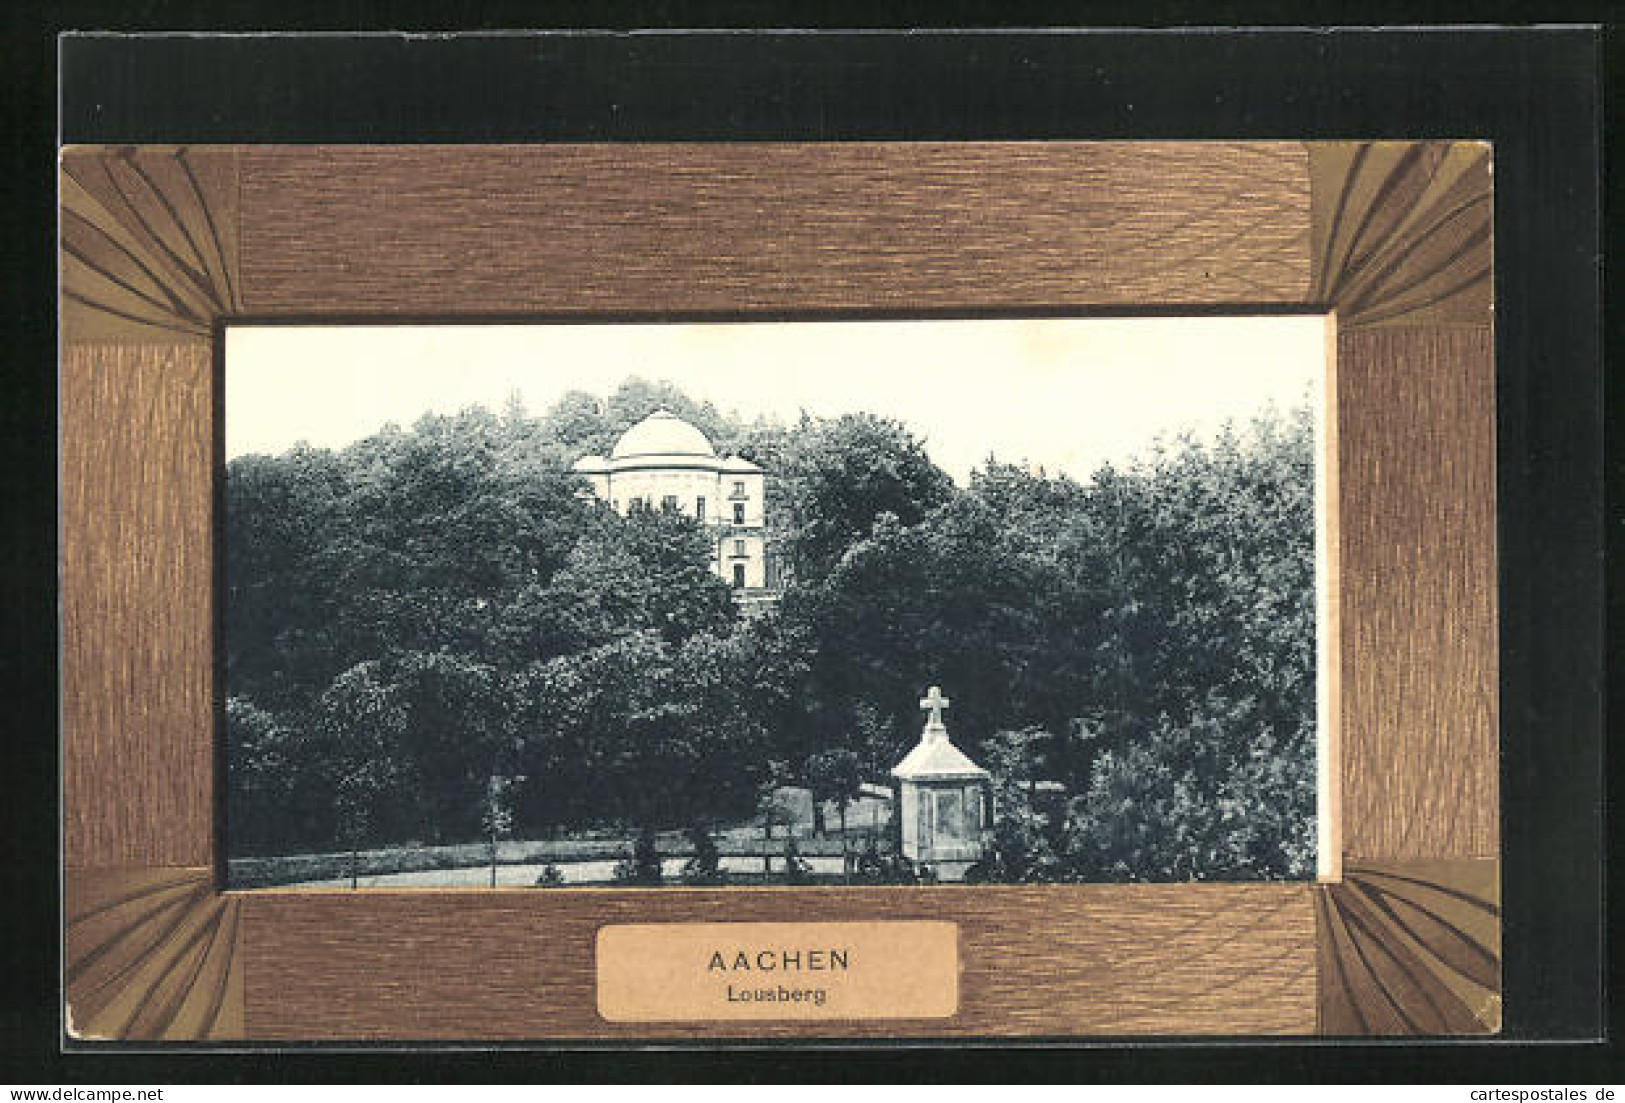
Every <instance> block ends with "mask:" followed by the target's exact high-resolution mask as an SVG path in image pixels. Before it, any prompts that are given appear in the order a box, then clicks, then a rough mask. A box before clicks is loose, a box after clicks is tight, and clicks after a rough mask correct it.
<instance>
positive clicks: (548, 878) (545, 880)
mask: <svg viewBox="0 0 1625 1103" xmlns="http://www.w3.org/2000/svg"><path fill="white" fill-rule="evenodd" d="M562 884H564V871H563V870H562V869H560V868H559V867H558V866H556V865H554V864H553V863H552V862H548V863H547V864H546V865H545V866H543V867H542V872H541V873H539V874H537V876H536V886H537V887H538V888H544V889H551V888H558V887H559V886H560V885H562Z"/></svg>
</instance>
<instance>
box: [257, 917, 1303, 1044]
mask: <svg viewBox="0 0 1625 1103" xmlns="http://www.w3.org/2000/svg"><path fill="white" fill-rule="evenodd" d="M1313 892H1314V890H1313V889H1312V888H1311V887H1309V886H1307V885H1068V886H1049V887H1033V888H1010V887H988V888H976V889H967V888H938V889H907V888H891V889H841V890H835V891H831V890H823V891H816V890H814V891H805V890H803V891H798V890H788V889H787V890H748V889H744V890H741V889H731V890H722V891H709V892H708V891H685V890H677V889H672V890H666V889H661V890H653V891H644V892H638V891H619V892H617V891H608V890H604V891H593V890H585V891H570V890H564V891H558V890H524V889H520V890H509V891H501V890H498V891H495V892H458V891H439V892H435V891H428V892H387V891H379V892H370V893H343V892H338V893H315V892H305V893H296V892H266V893H255V894H248V895H245V896H243V897H242V901H243V908H244V930H245V933H246V936H247V943H246V956H247V959H248V962H249V966H248V970H247V974H246V983H247V990H246V997H245V998H246V1019H247V1023H248V1032H249V1037H250V1038H255V1039H279V1038H281V1039H285V1038H308V1037H320V1038H342V1039H369V1038H412V1039H469V1038H491V1039H515V1040H517V1039H533V1038H582V1037H598V1038H625V1039H632V1038H638V1037H650V1036H656V1037H665V1038H706V1037H711V1038H715V1037H740V1036H749V1037H797V1036H799V1037H807V1036H827V1037H905V1036H960V1035H995V1036H1010V1035H1035V1036H1045V1035H1080V1034H1087V1035H1116V1034H1145V1033H1161V1034H1272V1035H1273V1034H1304V1033H1309V1032H1312V1031H1313V1030H1314V1028H1315V1024H1316V986H1315V953H1316V951H1315V918H1314V903H1313ZM797 916H803V917H813V916H816V917H817V918H818V919H821V920H826V921H836V920H859V919H886V918H894V919H937V920H949V921H953V922H957V923H959V924H960V940H961V941H960V953H961V961H962V963H963V964H962V969H963V973H962V976H961V983H960V1010H959V1013H958V1014H957V1015H955V1016H954V1017H953V1018H952V1019H947V1020H940V1019H938V1020H920V1021H907V1020H903V1021H887V1022H866V1023H855V1022H854V1023H821V1024H820V1023H806V1024H751V1025H750V1026H749V1027H744V1026H741V1025H740V1024H726V1023H713V1024H698V1025H697V1024H675V1023H674V1024H669V1025H663V1026H662V1025H654V1026H651V1025H649V1024H621V1023H609V1022H606V1021H604V1020H602V1019H600V1018H599V1017H598V1015H597V1012H596V1010H595V999H594V988H593V985H594V967H593V943H594V940H595V937H596V934H597V930H598V928H599V927H600V926H601V925H603V924H606V923H625V922H681V921H685V920H696V921H700V920H703V921H712V922H717V921H749V920H764V921H765V920H769V919H786V918H792V917H797Z"/></svg>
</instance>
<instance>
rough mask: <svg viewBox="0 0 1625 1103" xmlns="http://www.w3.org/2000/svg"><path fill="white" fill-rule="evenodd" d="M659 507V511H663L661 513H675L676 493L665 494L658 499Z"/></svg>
mask: <svg viewBox="0 0 1625 1103" xmlns="http://www.w3.org/2000/svg"><path fill="white" fill-rule="evenodd" d="M660 509H661V512H663V513H676V512H677V495H675V494H667V495H666V496H665V497H664V498H661V499H660Z"/></svg>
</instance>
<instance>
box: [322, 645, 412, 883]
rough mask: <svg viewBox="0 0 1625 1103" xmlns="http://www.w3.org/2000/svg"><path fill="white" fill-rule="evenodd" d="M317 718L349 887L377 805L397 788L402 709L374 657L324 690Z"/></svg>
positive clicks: (355, 877) (371, 830)
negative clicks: (347, 855) (327, 752)
mask: <svg viewBox="0 0 1625 1103" xmlns="http://www.w3.org/2000/svg"><path fill="white" fill-rule="evenodd" d="M321 708H322V712H321V722H322V729H323V733H324V735H325V736H326V738H327V740H328V741H329V744H330V746H331V748H332V749H331V753H330V755H329V757H328V761H329V762H330V763H331V768H332V771H333V777H332V793H333V801H334V811H335V815H334V820H335V823H336V825H337V835H338V842H339V844H340V845H341V846H342V847H343V848H344V849H345V850H348V851H349V852H350V887H351V888H355V887H356V885H357V882H358V874H359V865H360V862H359V858H360V849H361V846H362V844H363V843H366V842H369V841H370V840H371V838H372V836H373V833H374V831H375V829H376V824H377V820H378V812H379V808H380V806H381V805H382V804H384V803H385V799H384V798H385V797H386V795H388V794H389V793H391V791H392V790H394V789H395V788H396V784H397V778H396V769H397V763H396V758H395V748H396V746H397V743H398V741H399V738H400V735H401V732H402V730H403V729H404V727H405V723H406V720H405V710H404V708H403V707H402V706H401V703H400V701H399V699H398V697H397V695H396V694H395V693H394V692H393V687H391V686H390V685H388V684H387V683H386V682H385V681H384V680H383V679H382V678H381V677H380V676H379V670H378V666H377V664H376V663H362V664H359V665H357V666H355V667H352V668H351V669H349V670H347V671H345V672H344V673H343V674H341V675H340V676H339V677H338V678H336V679H334V681H333V684H332V685H331V686H329V687H328V689H327V691H326V692H325V693H323V694H322V701H321Z"/></svg>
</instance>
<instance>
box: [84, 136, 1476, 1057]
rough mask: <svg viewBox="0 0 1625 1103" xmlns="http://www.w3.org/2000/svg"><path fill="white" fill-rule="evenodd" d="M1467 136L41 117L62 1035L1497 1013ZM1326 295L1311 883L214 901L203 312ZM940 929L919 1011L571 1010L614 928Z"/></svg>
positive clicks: (1405, 1018)
mask: <svg viewBox="0 0 1625 1103" xmlns="http://www.w3.org/2000/svg"><path fill="white" fill-rule="evenodd" d="M1490 227H1491V190H1490V151H1489V148H1488V147H1487V146H1486V145H1484V144H1481V143H1471V142H1454V143H1452V142H1418V143H1411V142H1379V143H1294V142H1247V143H1241V142H1237V143H1222V142H1189V143H1166V142H1165V143H1155V142H1102V143H1078V142H1057V143H1047V142H1046V143H966V144H923V143H922V144H907V143H854V144H827V145H806V144H739V145H637V146H513V147H432V146H428V147H359V146H358V147H214V148H209V147H199V148H173V147H170V148H157V147H121V148H106V147H94V148H73V149H68V150H65V151H64V152H63V154H62V157H61V218H60V235H61V248H62V253H61V258H62V260H61V263H62V289H61V295H62V298H61V304H62V315H61V320H62V345H61V350H62V351H61V357H62V359H61V400H60V401H61V477H62V483H61V485H62V492H61V494H62V498H61V511H62V522H61V523H62V549H63V550H62V564H61V574H62V640H63V643H62V674H63V682H62V687H63V688H62V693H63V700H62V740H63V743H62V765H63V787H64V792H63V798H64V811H63V817H64V818H63V846H64V855H63V861H64V885H65V899H64V923H65V957H64V961H65V970H64V972H65V975H64V983H65V993H64V999H65V1008H66V1011H65V1026H66V1030H67V1033H68V1034H69V1036H70V1037H72V1038H75V1039H129V1040H165V1041H180V1042H185V1041H215V1042H217V1041H239V1040H248V1041H284V1040H352V1039H375V1040H383V1039H390V1040H434V1039H465V1040H466V1039H478V1040H484V1041H497V1040H514V1041H522V1040H546V1039H584V1038H594V1039H622V1040H628V1041H631V1040H640V1039H643V1038H646V1037H647V1036H648V1035H649V1034H651V1033H654V1034H658V1035H660V1036H662V1037H665V1038H674V1039H675V1038H694V1039H714V1038H725V1037H739V1036H742V1035H745V1034H748V1035H749V1036H750V1037H753V1038H760V1037H776V1038H798V1037H819V1038H831V1037H834V1038H902V1037H959V1036H989V1037H998V1036H1025V1037H1033V1036H1042V1037H1077V1036H1085V1035H1088V1036H1105V1035H1111V1036H1115V1035H1131V1034H1247V1035H1302V1034H1316V1033H1319V1034H1332V1035H1364V1034H1455V1033H1483V1032H1486V1031H1495V1030H1497V1029H1498V1028H1499V1024H1500V965H1499V962H1500V912H1499V893H1500V889H1499V862H1498V855H1499V823H1498V807H1499V804H1498V787H1497V767H1498V756H1497V712H1496V686H1497V653H1496V622H1495V578H1496V575H1495V547H1494V518H1495V504H1494V493H1495V465H1494V442H1493V431H1494V412H1495V402H1494V368H1493V341H1492V312H1491V285H1492V280H1491V256H1492V243H1491V229H1490ZM1085 307H1108V308H1116V309H1129V308H1146V309H1156V310H1173V309H1179V310H1186V309H1189V310H1193V311H1195V310H1225V311H1236V312H1241V311H1244V310H1247V309H1268V308H1283V307H1296V308H1303V307H1314V308H1323V309H1325V310H1327V311H1329V312H1335V314H1336V315H1337V337H1336V371H1335V374H1334V379H1335V387H1336V396H1335V397H1336V405H1337V409H1338V412H1339V414H1338V418H1337V424H1336V428H1337V433H1338V448H1339V453H1340V454H1339V462H1338V464H1337V465H1336V473H1337V479H1338V483H1339V485H1338V488H1337V490H1336V511H1337V515H1338V517H1339V523H1340V533H1339V537H1338V540H1337V541H1336V546H1335V548H1334V551H1335V554H1336V556H1337V558H1338V560H1339V566H1338V569H1337V571H1336V574H1335V578H1334V580H1333V581H1334V583H1335V586H1336V597H1335V602H1336V620H1337V623H1338V625H1339V631H1338V637H1337V646H1338V650H1339V652H1340V659H1339V661H1338V662H1337V663H1336V665H1335V668H1334V671H1335V674H1336V676H1337V678H1338V679H1339V680H1340V682H1341V700H1340V702H1339V718H1340V724H1339V728H1340V731H1341V747H1340V751H1339V761H1338V763H1337V766H1338V770H1337V776H1338V777H1339V778H1340V779H1341V782H1340V785H1339V786H1338V787H1337V789H1336V790H1335V792H1334V797H1335V799H1336V800H1337V801H1339V802H1340V804H1341V810H1342V814H1341V817H1340V820H1339V823H1338V825H1337V826H1338V827H1339V829H1340V834H1341V839H1342V844H1341V851H1342V858H1343V865H1344V877H1343V878H1342V879H1341V880H1340V881H1334V882H1330V883H1325V884H1321V885H1318V886H1307V885H1188V886H1185V885H1083V886H1043V887H1004V886H1000V887H978V888H955V887H949V886H944V887H940V888H932V889H924V888H921V889H843V890H840V891H839V892H838V893H833V894H830V893H828V892H824V893H820V890H795V889H782V890H769V891H763V892H754V893H748V894H740V893H737V892H730V891H727V890H724V891H723V892H722V893H712V892H707V891H703V890H698V891H692V892H681V893H669V894H661V895H659V896H650V895H646V894H639V893H637V892H635V891H605V892H595V893H592V894H590V895H579V894H557V893H533V892H502V891H497V892H483V893H473V894H470V893H465V892H457V891H449V890H432V891H421V892H378V893H367V894H358V895H352V894H342V893H253V894H238V893H222V892H220V891H218V890H217V888H216V887H215V886H216V879H215V871H214V865H215V862H216V861H217V859H218V854H217V853H216V837H215V806H214V802H215V789H216V780H217V779H216V776H215V765H214V762H213V741H214V713H213V699H212V698H213V678H214V658H213V625H214V622H213V616H214V612H213V609H212V605H211V592H212V571H213V567H212V518H213V508H214V497H213V496H214V484H215V478H214V473H215V471H216V469H217V462H218V461H217V457H216V456H215V455H214V454H213V443H212V442H213V438H214V434H213V419H214V418H216V417H218V416H219V411H218V409H217V408H216V396H215V395H214V393H213V379H214V372H213V365H212V356H213V349H212V347H211V342H212V341H213V339H214V335H215V334H216V332H217V326H218V324H219V322H220V321H221V320H222V319H227V318H233V317H241V316H246V315H252V316H254V317H257V318H266V317H292V316H303V317H320V316H324V315H333V314H352V315H354V314H359V313H367V314H389V315H399V316H403V317H404V316H407V315H412V314H422V315H437V316H444V315H447V314H471V315H472V314H479V315H483V316H490V315H504V316H506V315H512V316H514V317H516V318H517V317H521V316H526V315H530V316H534V315H538V314H559V313H575V314H582V313H585V314H592V313H625V312H654V313H659V312H667V311H670V312H685V313H693V312H704V311H729V312H746V313H750V312H762V313H782V312H785V311H798V312H800V311H809V310H810V311H819V310H827V311H843V312H853V311H860V310H877V309H878V310H887V311H896V312H931V311H944V310H946V311H956V312H962V311H974V310H978V309H996V310H997V309H1017V310H1030V311H1035V312H1036V311H1039V310H1045V309H1055V310H1068V309H1077V308H1085ZM814 906H815V907H816V908H817V913H818V915H819V917H820V918H829V919H879V918H932V919H953V920H955V921H957V922H958V923H959V924H960V929H961V936H960V937H961V948H962V957H963V961H964V964H963V967H962V968H963V972H964V977H963V981H964V983H963V985H962V992H963V993H964V999H963V1000H962V1003H961V1006H960V1009H959V1012H958V1013H957V1014H956V1015H955V1016H954V1017H953V1018H952V1019H949V1020H942V1021H935V1022H891V1023H868V1024H862V1023H837V1024H808V1025H803V1026H795V1025H788V1024H772V1025H770V1026H765V1027H762V1028H755V1029H749V1030H748V1031H747V1030H745V1029H743V1028H741V1027H739V1026H738V1025H726V1024H719V1025H704V1024H698V1025H696V1024H686V1025H681V1026H678V1025H673V1026H671V1027H670V1028H665V1029H659V1030H655V1031H650V1030H648V1029H638V1028H631V1027H625V1026H621V1025H618V1024H610V1023H606V1022H604V1021H602V1020H600V1019H598V1018H597V1016H596V1015H595V1013H594V1010H593V1007H594V1001H593V963H592V956H591V947H592V941H593V936H594V934H595V932H596V930H597V928H598V927H599V926H601V925H603V924H604V923H606V922H613V921H625V920H628V919H631V918H634V917H636V918H638V919H643V920H649V919H664V920H670V921H683V920H700V919H715V918H724V917H725V918H731V919H772V918H782V917H784V916H787V915H795V914H805V913H806V911H807V909H808V908H809V907H814Z"/></svg>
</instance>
